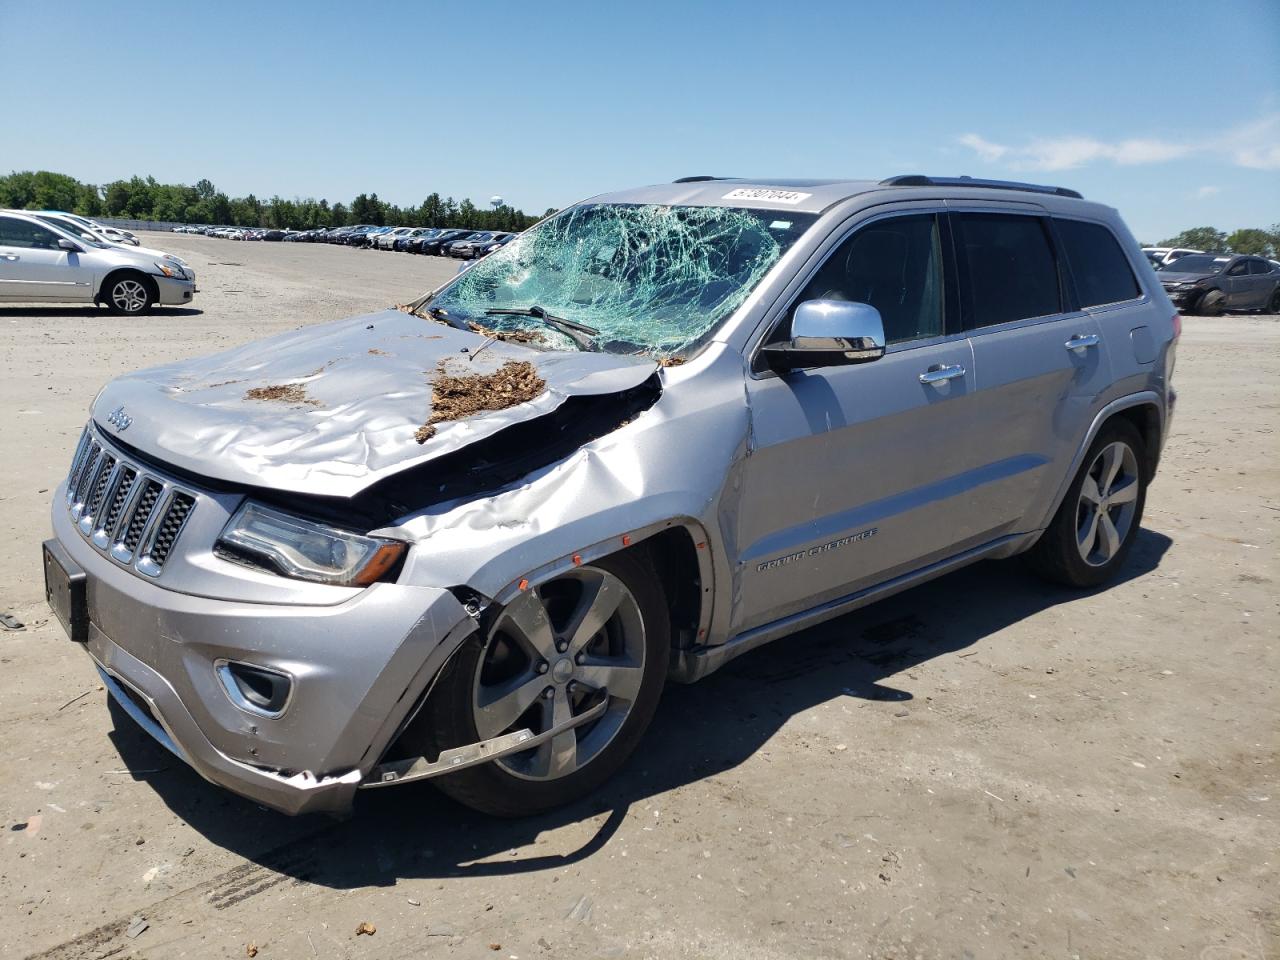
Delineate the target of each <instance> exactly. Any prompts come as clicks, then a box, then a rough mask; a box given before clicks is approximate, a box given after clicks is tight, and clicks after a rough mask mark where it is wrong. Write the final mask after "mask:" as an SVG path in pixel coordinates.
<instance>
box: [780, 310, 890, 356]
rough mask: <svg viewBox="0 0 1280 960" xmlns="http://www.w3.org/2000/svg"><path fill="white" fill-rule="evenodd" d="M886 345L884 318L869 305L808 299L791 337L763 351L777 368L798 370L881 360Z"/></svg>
mask: <svg viewBox="0 0 1280 960" xmlns="http://www.w3.org/2000/svg"><path fill="white" fill-rule="evenodd" d="M884 346H885V338H884V321H883V320H882V319H881V318H880V311H879V310H877V309H876V308H875V307H873V306H871V305H870V304H868V303H850V302H848V301H846V300H806V301H805V302H804V303H802V304H800V305H799V306H798V307H796V312H795V315H794V316H792V318H791V339H790V340H782V341H779V342H778V343H771V344H769V345H768V346H766V347H765V348H764V354H765V357H766V358H767V359H768V361H769V365H770V366H771V367H773V368H774V369H775V370H799V369H804V368H806V367H831V366H840V365H843V364H849V363H868V362H870V361H872V360H879V359H880V358H881V357H883V356H884Z"/></svg>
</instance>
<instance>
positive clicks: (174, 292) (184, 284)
mask: <svg viewBox="0 0 1280 960" xmlns="http://www.w3.org/2000/svg"><path fill="white" fill-rule="evenodd" d="M153 279H154V280H155V282H156V288H157V290H158V291H159V293H158V296H157V298H156V303H158V304H161V305H162V306H166V307H167V306H178V305H181V304H184V303H190V302H191V300H192V298H193V297H195V295H196V281H195V279H194V278H193V279H191V280H179V279H177V278H176V277H154V278H153Z"/></svg>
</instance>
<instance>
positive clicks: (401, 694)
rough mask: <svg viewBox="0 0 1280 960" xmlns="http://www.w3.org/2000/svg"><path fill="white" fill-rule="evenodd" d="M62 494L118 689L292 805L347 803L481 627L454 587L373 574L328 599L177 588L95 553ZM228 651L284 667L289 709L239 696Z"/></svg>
mask: <svg viewBox="0 0 1280 960" xmlns="http://www.w3.org/2000/svg"><path fill="white" fill-rule="evenodd" d="M63 502H64V501H63V494H62V491H61V490H59V491H58V494H57V495H56V496H55V499H54V509H53V524H54V532H55V535H56V538H57V540H58V541H59V543H60V544H61V545H62V547H63V549H64V550H65V551H66V553H67V554H68V555H69V557H70V559H71V560H72V561H73V562H74V563H75V564H76V565H78V566H79V567H80V568H81V569H82V570H83V571H84V572H85V574H86V575H87V590H86V594H87V610H88V617H89V628H88V639H87V642H86V643H85V650H86V652H87V653H88V654H89V656H90V657H91V658H92V659H93V661H94V663H95V665H96V666H97V667H98V669H100V670H102V671H103V673H104V674H105V675H106V678H107V681H109V682H108V683H107V686H108V689H109V690H111V693H112V696H113V697H115V698H116V700H117V701H118V702H120V704H121V706H123V707H124V708H125V709H126V711H127V712H129V713H130V714H131V715H132V716H134V718H135V719H136V720H138V721H139V723H140V724H141V725H142V726H143V728H144V729H147V730H149V732H151V733H152V735H153V736H156V738H157V739H158V740H160V742H161V743H162V744H164V745H165V746H166V747H168V748H169V749H171V750H172V751H173V752H174V753H175V754H176V755H178V756H180V757H181V758H182V759H183V760H184V761H186V762H187V763H188V764H190V765H191V767H192V768H194V769H195V770H196V772H197V773H199V774H200V775H201V776H203V777H204V778H205V779H207V780H209V781H211V782H213V783H216V784H219V785H220V786H223V787H226V788H227V789H229V790H231V791H233V792H235V793H238V794H241V795H243V796H246V797H249V798H250V799H252V800H254V801H256V802H258V803H261V804H263V805H265V806H268V807H272V808H274V809H276V810H280V811H282V812H284V813H289V814H298V813H305V812H312V811H328V812H343V811H345V810H347V809H348V808H349V807H350V806H351V802H352V798H353V796H354V793H355V791H356V789H357V788H358V787H359V786H360V785H361V784H362V782H363V781H364V780H365V779H366V777H367V776H368V774H369V772H370V770H372V769H373V767H374V765H375V764H376V763H377V762H378V760H379V759H380V757H381V755H382V753H383V752H384V751H385V750H386V748H387V746H389V744H390V743H391V741H392V740H393V739H394V737H395V735H396V733H397V732H398V731H399V730H400V729H401V726H402V724H403V723H404V722H405V720H406V719H407V718H408V716H409V714H410V711H411V710H412V709H413V708H414V706H415V705H416V704H417V702H418V700H419V699H420V697H421V695H422V694H423V692H424V691H425V690H426V688H427V684H428V683H429V682H430V679H431V677H433V676H434V675H435V673H436V672H437V671H438V670H439V668H440V667H441V666H442V665H443V663H444V661H445V660H446V659H447V658H448V656H449V654H451V653H452V652H453V650H454V649H456V647H457V645H458V644H459V643H461V641H462V640H463V639H464V638H465V637H466V636H467V635H468V634H469V633H470V632H471V630H472V629H473V628H474V621H473V620H471V618H470V617H469V616H467V613H466V611H465V610H464V609H463V607H462V605H461V604H460V603H459V602H458V600H457V599H456V598H455V597H454V596H453V594H452V593H450V592H449V591H447V590H441V589H436V588H430V587H415V586H406V585H399V584H391V583H384V584H378V585H376V586H374V587H370V588H369V589H367V590H364V591H362V592H361V593H360V594H359V595H357V596H356V597H354V598H352V599H350V600H347V601H345V602H342V603H338V604H335V605H332V606H303V605H288V604H279V605H276V604H263V603H244V602H238V601H228V600H217V599H210V598H205V597H196V596H191V595H189V594H183V593H177V592H175V591H172V590H168V589H165V588H163V587H161V586H159V585H158V584H156V583H154V582H152V581H149V580H146V579H144V578H143V577H141V576H139V575H137V574H136V573H134V572H132V571H130V570H129V569H126V568H122V567H121V566H119V565H117V564H115V563H114V562H112V561H111V560H110V559H108V558H107V557H106V556H104V555H103V554H101V553H99V552H98V551H97V550H96V549H94V548H93V547H92V546H91V545H90V544H89V543H87V542H86V540H85V539H84V538H83V537H82V536H81V535H80V534H79V532H78V531H77V530H76V528H75V527H74V526H73V525H72V523H71V521H70V519H69V517H68V514H67V512H66V510H65V509H63V508H62V504H63ZM224 660H231V661H236V662H240V663H248V664H254V665H258V666H261V667H264V668H267V669H271V670H274V671H277V672H280V673H284V674H287V675H288V676H289V677H290V678H291V679H292V682H293V689H292V694H291V697H290V700H289V703H288V706H287V708H286V709H285V711H284V713H283V714H282V715H280V716H279V717H276V718H271V717H267V716H263V715H259V714H255V713H251V712H249V711H247V710H244V709H242V708H241V707H239V706H237V705H236V704H234V703H233V702H232V699H231V697H230V695H229V694H228V692H227V691H226V689H225V688H224V687H223V685H222V681H221V680H220V679H219V677H218V674H217V672H216V664H217V663H218V662H220V661H224ZM130 694H132V696H130ZM147 721H149V723H148V722H147ZM157 730H158V731H160V732H162V733H163V736H160V735H158V734H157ZM166 741H167V742H166Z"/></svg>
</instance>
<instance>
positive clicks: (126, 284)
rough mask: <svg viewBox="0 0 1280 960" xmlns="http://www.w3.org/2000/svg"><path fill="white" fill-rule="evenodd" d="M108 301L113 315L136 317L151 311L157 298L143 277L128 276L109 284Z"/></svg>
mask: <svg viewBox="0 0 1280 960" xmlns="http://www.w3.org/2000/svg"><path fill="white" fill-rule="evenodd" d="M106 301H107V307H108V308H109V309H110V310H111V312H112V313H117V314H123V315H125V316H136V315H137V314H140V313H146V312H147V311H149V310H150V309H151V306H152V304H154V303H155V302H156V297H155V293H154V292H153V291H152V289H151V286H150V284H148V283H147V282H146V281H145V280H143V279H142V278H141V277H139V276H134V275H126V276H123V277H117V278H115V279H114V280H112V281H111V282H110V283H108V284H107V288H106Z"/></svg>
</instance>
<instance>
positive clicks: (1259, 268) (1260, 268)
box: [1249, 260, 1271, 274]
mask: <svg viewBox="0 0 1280 960" xmlns="http://www.w3.org/2000/svg"><path fill="white" fill-rule="evenodd" d="M1249 272H1250V273H1258V274H1263V273H1270V272H1271V264H1269V263H1267V262H1266V261H1265V260H1250V261H1249Z"/></svg>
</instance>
